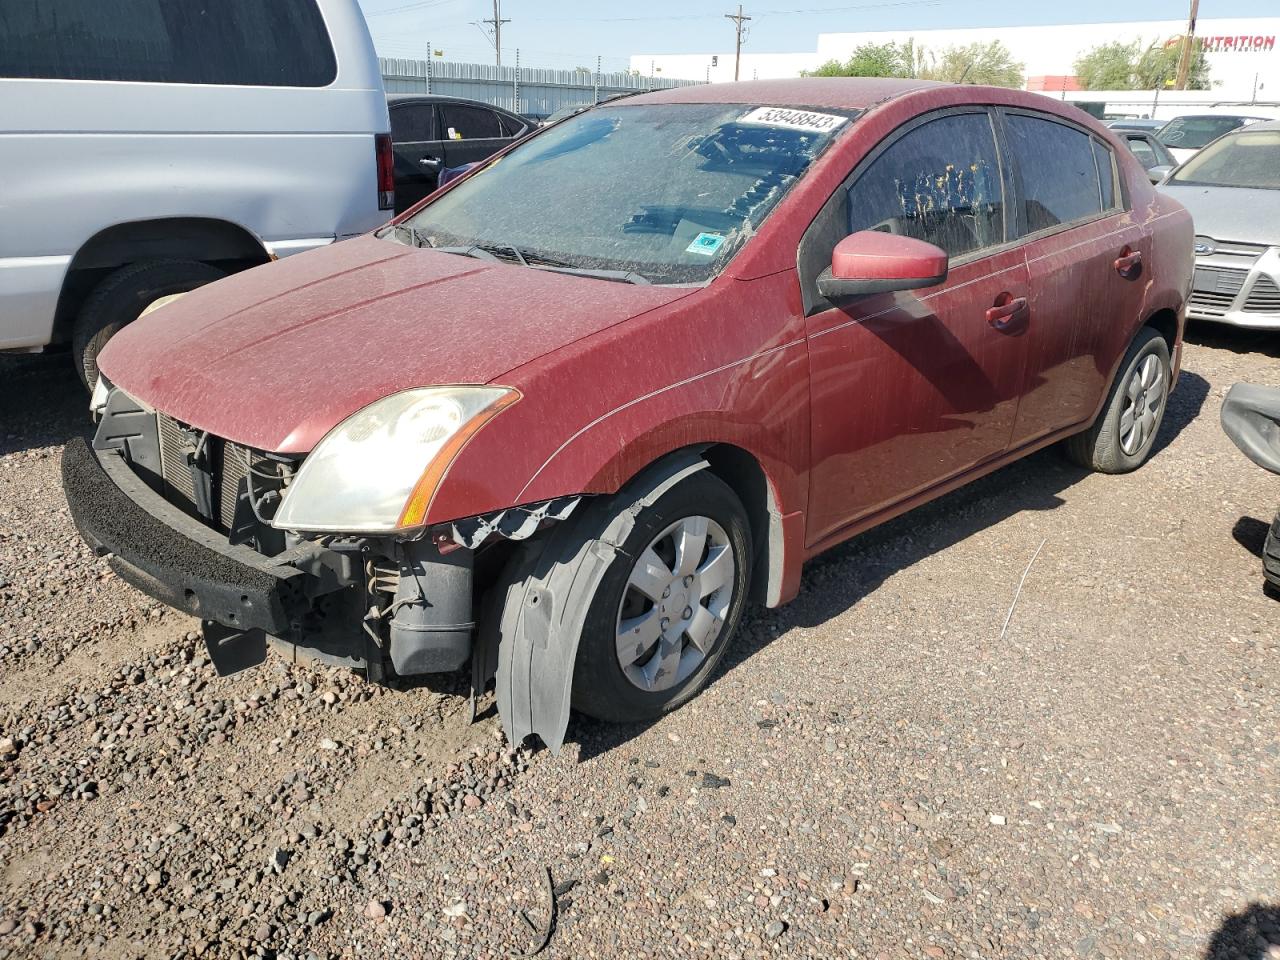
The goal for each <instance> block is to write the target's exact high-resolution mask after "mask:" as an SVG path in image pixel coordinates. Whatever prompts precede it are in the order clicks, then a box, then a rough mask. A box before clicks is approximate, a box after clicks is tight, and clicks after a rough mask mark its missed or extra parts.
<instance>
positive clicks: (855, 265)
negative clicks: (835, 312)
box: [818, 230, 947, 303]
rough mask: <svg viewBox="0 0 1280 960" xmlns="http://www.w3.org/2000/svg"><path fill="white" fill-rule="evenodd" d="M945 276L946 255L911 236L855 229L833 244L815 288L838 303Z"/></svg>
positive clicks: (912, 287) (933, 281) (913, 286)
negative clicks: (825, 266)
mask: <svg viewBox="0 0 1280 960" xmlns="http://www.w3.org/2000/svg"><path fill="white" fill-rule="evenodd" d="M945 279H947V255H946V253H945V252H944V251H943V250H941V249H940V248H938V247H935V246H934V245H933V244H931V243H925V242H924V241H923V240H916V239H915V238H914V237H903V236H899V235H897V234H892V233H881V232H880V231H878V230H859V231H858V232H857V233H851V234H850V235H849V236H847V237H845V238H844V239H843V240H841V241H840V242H839V243H837V244H836V249H835V251H834V252H833V253H832V254H831V266H830V267H828V268H827V269H826V270H823V271H822V273H820V274H818V292H819V293H820V294H822V295H823V296H824V297H826V298H827V299H828V300H830V301H831V302H832V303H838V302H840V301H841V300H847V299H849V298H850V297H860V296H863V295H865V294H868V293H888V292H891V291H895V290H916V289H918V288H920V287H932V286H935V285H936V284H939V283H941V282H942V281H943V280H945Z"/></svg>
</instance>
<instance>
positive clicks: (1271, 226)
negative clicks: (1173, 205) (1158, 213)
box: [1159, 183, 1280, 245]
mask: <svg viewBox="0 0 1280 960" xmlns="http://www.w3.org/2000/svg"><path fill="white" fill-rule="evenodd" d="M1159 189H1160V191H1161V192H1162V193H1166V194H1168V195H1169V196H1171V197H1173V198H1174V199H1175V200H1177V201H1178V202H1179V203H1181V204H1182V205H1183V206H1184V207H1186V208H1187V209H1188V210H1189V211H1190V212H1191V219H1192V220H1194V221H1195V225H1196V235H1197V236H1201V237H1212V238H1213V239H1214V240H1233V241H1235V242H1236V243H1261V244H1267V245H1273V244H1280V190H1257V189H1250V188H1248V187H1200V186H1196V185H1195V184H1190V183H1188V184H1177V183H1166V184H1163V185H1162V186H1161V187H1160V188H1159Z"/></svg>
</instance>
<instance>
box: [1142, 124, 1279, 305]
mask: <svg viewBox="0 0 1280 960" xmlns="http://www.w3.org/2000/svg"><path fill="white" fill-rule="evenodd" d="M1160 189H1161V190H1163V191H1164V192H1166V193H1168V194H1169V195H1170V196H1172V197H1175V198H1176V199H1177V200H1179V201H1180V202H1181V203H1182V204H1183V205H1184V206H1185V207H1186V208H1187V209H1188V210H1190V211H1191V216H1192V217H1193V218H1194V219H1195V225H1196V248H1195V249H1196V269H1195V279H1194V281H1193V283H1192V287H1193V289H1192V294H1191V298H1190V300H1189V301H1188V302H1187V316H1188V317H1190V318H1192V319H1195V320H1215V321H1217V322H1219V323H1230V324H1234V325H1235V326H1238V327H1252V328H1254V329H1259V330H1280V120H1269V121H1264V122H1261V123H1254V124H1250V125H1249V126H1248V127H1245V128H1242V129H1240V130H1237V131H1235V132H1233V133H1229V134H1227V135H1226V136H1224V137H1221V138H1219V139H1218V140H1215V141H1214V142H1213V143H1211V144H1209V146H1207V147H1205V148H1204V149H1203V150H1202V151H1200V152H1199V153H1198V154H1196V155H1195V156H1194V157H1192V158H1191V159H1190V160H1188V161H1187V162H1186V163H1184V164H1183V165H1182V166H1180V167H1178V168H1177V169H1176V170H1175V171H1174V172H1173V174H1172V176H1170V177H1169V179H1168V180H1166V181H1165V183H1164V184H1163V186H1161V187H1160Z"/></svg>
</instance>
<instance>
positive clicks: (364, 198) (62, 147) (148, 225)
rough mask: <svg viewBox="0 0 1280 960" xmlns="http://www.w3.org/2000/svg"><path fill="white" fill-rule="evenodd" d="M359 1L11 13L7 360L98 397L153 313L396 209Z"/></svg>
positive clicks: (115, 1) (136, 4) (41, 4)
mask: <svg viewBox="0 0 1280 960" xmlns="http://www.w3.org/2000/svg"><path fill="white" fill-rule="evenodd" d="M392 160H393V158H392V146H391V138H390V124H389V122H388V118H387V103H386V99H385V96H384V93H383V89H382V77H381V75H380V72H379V70H378V61H377V57H376V56H375V54H374V51H373V43H372V41H371V40H370V38H369V31H368V27H367V26H366V24H365V21H364V17H363V15H362V14H361V12H360V8H359V6H358V5H357V2H356V0H271V2H270V3H264V2H263V0H218V2H217V3H209V2H208V0H110V2H103V0H3V3H0V171H2V175H0V223H2V227H0V351H29V352H36V351H39V350H42V349H43V348H45V347H46V346H49V345H50V344H70V345H71V347H72V349H73V352H74V355H75V359H76V362H77V363H78V364H79V365H80V368H81V370H82V372H83V375H84V378H85V381H86V383H87V384H89V385H92V383H93V382H94V381H95V380H96V378H97V364H96V357H97V354H98V350H99V349H100V348H101V347H102V345H103V344H104V343H105V342H106V341H107V339H108V338H109V337H110V336H111V335H112V334H113V333H115V331H117V330H119V329H120V328H121V327H122V326H124V325H125V324H127V323H129V322H130V321H132V320H134V319H135V318H137V316H138V315H139V314H140V313H142V312H143V311H144V310H146V309H147V308H148V307H149V306H152V305H153V304H156V303H157V302H160V301H163V300H164V299H165V298H166V297H171V296H173V295H175V294H180V293H183V292H185V291H187V290H191V289H192V288H194V287H198V286H200V285H201V284H205V283H208V282H209V281H211V280H216V279H218V278H219V277H221V276H223V275H224V274H226V273H229V272H232V271H236V270H243V269H245V268H247V267H252V266H255V265H257V264H261V263H265V262H267V261H268V260H273V259H276V258H278V257H284V256H288V255H290V254H294V253H298V252H300V251H304V250H309V249H312V248H314V247H319V246H323V245H325V244H329V243H333V242H334V241H335V240H341V239H343V238H345V237H350V236H354V235H356V234H360V233H365V232H367V231H368V230H371V229H373V228H374V227H377V226H378V225H379V224H380V223H382V222H384V221H385V220H386V219H387V218H388V217H389V216H390V212H391V210H392V208H393V207H394V204H395V197H394V189H395V188H394V182H393V179H392V177H393V170H392Z"/></svg>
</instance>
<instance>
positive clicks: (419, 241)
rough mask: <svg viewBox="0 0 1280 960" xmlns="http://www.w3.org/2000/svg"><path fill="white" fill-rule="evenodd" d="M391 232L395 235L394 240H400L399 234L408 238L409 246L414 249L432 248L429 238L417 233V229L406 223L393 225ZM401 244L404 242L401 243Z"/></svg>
mask: <svg viewBox="0 0 1280 960" xmlns="http://www.w3.org/2000/svg"><path fill="white" fill-rule="evenodd" d="M391 229H392V231H393V232H394V233H395V235H396V239H400V236H401V233H402V232H403V234H404V235H406V236H408V238H409V241H408V242H409V244H410V245H411V246H414V247H430V246H433V244H432V243H431V238H430V237H428V236H427V235H426V234H424V233H419V232H418V228H417V227H415V226H411V225H410V224H407V223H393V224H392V225H391ZM401 242H402V243H403V242H404V241H401Z"/></svg>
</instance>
